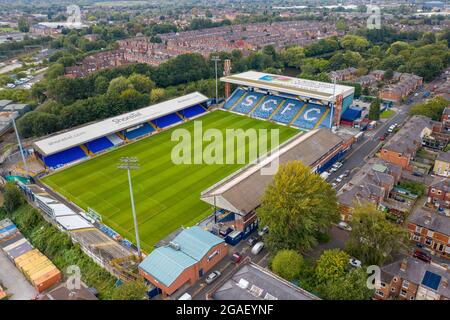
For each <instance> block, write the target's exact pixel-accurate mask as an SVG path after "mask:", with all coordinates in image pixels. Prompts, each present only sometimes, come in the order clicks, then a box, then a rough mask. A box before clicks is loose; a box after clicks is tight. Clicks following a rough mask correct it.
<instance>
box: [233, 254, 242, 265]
mask: <svg viewBox="0 0 450 320" xmlns="http://www.w3.org/2000/svg"><path fill="white" fill-rule="evenodd" d="M231 260H233V262H234V263H239V262H241V260H242V256H241V254H240V253H239V252H234V253H233V255H232V256H231Z"/></svg>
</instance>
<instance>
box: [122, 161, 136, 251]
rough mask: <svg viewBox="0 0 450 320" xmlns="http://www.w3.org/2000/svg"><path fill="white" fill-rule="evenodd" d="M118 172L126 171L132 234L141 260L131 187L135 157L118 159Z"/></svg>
mask: <svg viewBox="0 0 450 320" xmlns="http://www.w3.org/2000/svg"><path fill="white" fill-rule="evenodd" d="M117 168H118V169H119V170H127V173H128V185H129V187H130V198H131V210H132V212H133V220H134V232H135V236H136V245H137V250H138V256H139V258H141V243H140V241H139V231H138V225H137V219H136V209H135V207H134V197H133V187H132V185H131V173H130V171H131V170H139V162H138V158H136V157H121V158H120V159H119V164H118V165H117Z"/></svg>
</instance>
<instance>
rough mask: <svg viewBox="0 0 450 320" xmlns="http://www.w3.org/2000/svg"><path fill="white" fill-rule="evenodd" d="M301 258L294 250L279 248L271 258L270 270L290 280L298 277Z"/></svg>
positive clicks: (301, 262)
mask: <svg viewBox="0 0 450 320" xmlns="http://www.w3.org/2000/svg"><path fill="white" fill-rule="evenodd" d="M302 264H303V258H302V256H301V255H299V254H298V253H297V252H296V251H294V250H280V251H278V252H277V254H276V255H275V257H274V258H273V260H272V271H273V272H275V273H276V274H277V275H279V276H280V277H282V278H284V279H286V280H288V281H292V280H295V279H298V276H299V274H300V270H301V268H302Z"/></svg>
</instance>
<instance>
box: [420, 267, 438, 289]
mask: <svg viewBox="0 0 450 320" xmlns="http://www.w3.org/2000/svg"><path fill="white" fill-rule="evenodd" d="M441 278H442V277H441V276H440V275H438V274H436V273H433V272H431V271H427V272H425V275H424V276H423V279H422V284H423V285H424V286H427V287H428V288H431V289H433V290H437V289H438V288H439V283H440V282H441Z"/></svg>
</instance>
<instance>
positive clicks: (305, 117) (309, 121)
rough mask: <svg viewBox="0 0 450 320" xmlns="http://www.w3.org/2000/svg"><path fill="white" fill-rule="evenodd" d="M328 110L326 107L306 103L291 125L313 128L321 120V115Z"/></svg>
mask: <svg viewBox="0 0 450 320" xmlns="http://www.w3.org/2000/svg"><path fill="white" fill-rule="evenodd" d="M328 111H329V110H328V108H326V107H324V106H321V105H318V104H312V103H308V105H307V106H306V107H305V108H303V110H302V112H301V113H300V115H299V116H298V117H297V119H295V121H294V122H293V123H292V125H293V126H295V127H299V128H302V129H308V130H311V129H314V127H315V126H316V125H317V123H318V122H319V121H320V120H322V117H323V116H325V113H326V112H328Z"/></svg>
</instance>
